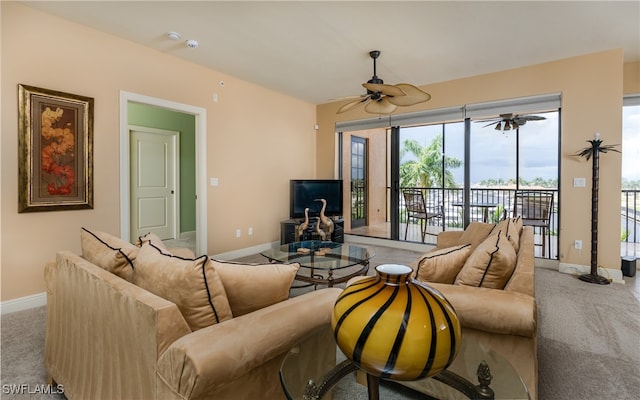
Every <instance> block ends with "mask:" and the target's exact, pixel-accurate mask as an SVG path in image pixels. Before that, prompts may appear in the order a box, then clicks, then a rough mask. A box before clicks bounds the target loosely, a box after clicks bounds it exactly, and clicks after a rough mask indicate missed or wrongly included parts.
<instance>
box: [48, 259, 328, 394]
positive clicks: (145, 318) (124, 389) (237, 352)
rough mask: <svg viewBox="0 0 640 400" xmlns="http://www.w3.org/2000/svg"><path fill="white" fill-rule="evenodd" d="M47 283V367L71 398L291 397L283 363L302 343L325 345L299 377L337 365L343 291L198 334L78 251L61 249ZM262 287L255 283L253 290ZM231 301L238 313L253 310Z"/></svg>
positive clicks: (158, 301) (161, 302) (167, 306)
mask: <svg viewBox="0 0 640 400" xmlns="http://www.w3.org/2000/svg"><path fill="white" fill-rule="evenodd" d="M118 251H119V253H118V254H119V255H121V254H124V252H123V251H122V250H121V249H118ZM129 258H131V257H129ZM176 259H178V260H182V259H181V258H179V257H176ZM221 277H222V280H223V284H224V283H225V282H224V276H223V275H222V274H221ZM45 280H46V285H47V326H46V343H45V367H46V369H47V371H48V374H49V376H50V379H51V381H52V382H56V383H58V384H61V385H64V390H65V395H66V396H67V398H69V399H145V400H147V399H207V398H215V399H234V400H235V399H278V398H284V394H283V392H282V389H281V387H280V382H279V378H278V370H279V366H280V364H281V362H282V360H283V358H284V356H285V355H286V354H287V352H288V351H289V350H290V349H292V348H293V347H294V346H295V345H296V344H298V343H302V342H304V341H315V342H317V345H316V346H315V348H317V349H318V351H317V354H315V355H314V357H313V359H311V360H303V361H304V362H301V365H300V369H301V374H300V377H301V379H302V377H304V376H313V375H316V374H317V373H318V372H320V371H325V370H327V369H328V368H329V366H331V365H335V364H334V363H335V352H328V351H326V349H327V347H328V346H330V345H331V343H332V338H331V333H330V326H329V324H330V314H331V309H332V307H333V304H334V302H335V299H336V298H337V296H338V295H339V293H340V290H339V289H323V290H317V291H314V292H311V293H308V294H304V295H301V296H298V297H295V298H290V299H286V300H284V301H279V302H276V303H275V304H271V305H267V306H265V307H263V308H260V309H257V310H252V311H251V312H246V314H244V315H241V316H236V317H233V318H231V319H227V320H225V321H223V322H219V323H216V324H213V325H211V326H207V327H204V328H202V329H197V330H195V331H194V330H192V329H191V328H190V326H189V324H188V323H187V322H186V320H185V317H183V313H181V311H180V309H179V308H178V306H177V305H176V304H174V303H173V302H171V301H169V300H166V299H165V298H162V297H160V296H157V295H155V294H153V293H151V292H150V291H148V290H145V289H142V288H141V287H139V286H137V285H136V284H134V283H131V282H128V281H127V280H126V279H123V278H121V277H119V276H117V275H115V274H114V273H112V272H109V271H107V270H105V269H104V268H103V267H102V268H101V267H98V266H97V265H95V264H93V263H91V262H89V261H88V260H87V259H86V257H85V258H83V257H81V256H79V255H77V254H74V253H72V252H69V251H60V252H59V253H58V254H57V259H56V262H55V263H50V264H48V265H47V266H46V268H45ZM244 280H245V281H247V282H250V281H251V276H250V275H248V274H247V276H246V277H245V278H244ZM232 283H233V284H239V282H232ZM262 284H263V283H261V282H260V279H257V282H254V284H253V286H254V287H255V286H256V285H262ZM243 290H249V291H251V290H252V288H251V287H245V288H243ZM260 290H261V289H260V288H257V287H256V289H255V292H256V293H258V292H259V291H260ZM230 300H232V301H231V303H232V304H231V309H232V310H240V309H242V307H245V306H246V304H245V305H243V304H238V302H239V300H238V299H237V298H233V299H232V297H230ZM252 300H255V299H247V302H248V303H250V302H251V301H252ZM234 303H235V304H234ZM250 308H251V307H250V306H249V309H250ZM245 310H247V308H246V307H245ZM334 348H335V345H334Z"/></svg>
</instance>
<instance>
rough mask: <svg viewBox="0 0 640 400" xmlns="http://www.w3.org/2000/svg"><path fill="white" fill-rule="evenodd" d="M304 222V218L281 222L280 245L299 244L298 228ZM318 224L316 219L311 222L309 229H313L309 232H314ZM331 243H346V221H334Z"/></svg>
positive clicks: (340, 219)
mask: <svg viewBox="0 0 640 400" xmlns="http://www.w3.org/2000/svg"><path fill="white" fill-rule="evenodd" d="M303 221H304V219H302V218H293V219H287V220H284V221H281V222H280V244H287V243H293V242H297V241H298V238H297V237H296V226H298V225H300V224H301V223H302V222H303ZM316 222H317V220H316V219H315V218H314V219H313V220H309V227H311V229H307V230H308V231H313V226H315V224H316ZM331 241H332V242H336V243H344V219H342V218H337V219H333V232H332V233H331Z"/></svg>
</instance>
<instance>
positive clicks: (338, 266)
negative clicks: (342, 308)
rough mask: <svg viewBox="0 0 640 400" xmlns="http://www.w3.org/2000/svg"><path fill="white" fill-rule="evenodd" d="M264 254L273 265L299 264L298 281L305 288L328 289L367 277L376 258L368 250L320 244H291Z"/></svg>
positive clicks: (323, 242)
mask: <svg viewBox="0 0 640 400" xmlns="http://www.w3.org/2000/svg"><path fill="white" fill-rule="evenodd" d="M260 254H261V255H263V256H264V257H266V258H268V259H269V261H271V262H278V263H293V262H297V263H299V264H300V270H298V274H297V275H296V280H298V281H301V282H305V283H306V284H305V285H304V286H311V285H327V286H328V287H332V286H333V285H335V284H338V283H343V282H346V281H348V280H349V279H351V278H353V277H354V276H358V275H366V274H367V271H368V270H369V260H370V259H371V258H372V257H373V256H374V255H375V253H374V252H373V251H371V250H369V249H367V248H365V247H360V246H354V245H352V244H344V243H335V242H326V241H320V240H305V241H302V242H293V243H288V244H284V245H282V246H276V247H272V248H270V249H268V250H266V251H263V252H261V253H260ZM294 287H295V286H294ZM297 287H301V286H297Z"/></svg>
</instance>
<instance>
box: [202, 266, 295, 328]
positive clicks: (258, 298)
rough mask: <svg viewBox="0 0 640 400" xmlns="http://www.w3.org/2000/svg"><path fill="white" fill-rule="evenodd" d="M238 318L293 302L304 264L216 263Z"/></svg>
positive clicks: (233, 310) (235, 315)
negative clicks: (292, 294)
mask: <svg viewBox="0 0 640 400" xmlns="http://www.w3.org/2000/svg"><path fill="white" fill-rule="evenodd" d="M212 263H213V266H214V269H215V270H216V271H217V272H218V274H219V275H220V280H221V281H222V285H223V286H224V290H225V292H226V293H227V299H228V300H229V305H230V306H231V312H232V313H233V316H234V317H238V316H240V315H244V314H248V313H250V312H253V311H255V310H259V309H261V308H264V307H267V306H270V305H272V304H275V303H279V302H281V301H283V300H286V299H288V298H289V289H291V284H292V283H293V280H294V278H295V277H296V273H297V272H298V269H299V268H300V264H298V263H293V264H241V263H235V262H228V261H218V260H212Z"/></svg>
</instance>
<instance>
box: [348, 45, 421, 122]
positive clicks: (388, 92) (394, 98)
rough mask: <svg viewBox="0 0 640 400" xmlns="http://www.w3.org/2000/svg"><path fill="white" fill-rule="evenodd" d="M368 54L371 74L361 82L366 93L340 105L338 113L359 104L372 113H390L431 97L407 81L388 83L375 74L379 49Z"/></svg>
mask: <svg viewBox="0 0 640 400" xmlns="http://www.w3.org/2000/svg"><path fill="white" fill-rule="evenodd" d="M369 56H370V57H371V58H372V59H373V76H372V77H371V79H369V80H368V81H367V82H366V83H363V84H362V86H364V88H365V89H367V94H364V95H362V96H358V99H357V100H353V101H350V102H348V103H346V104H344V105H343V106H342V107H340V108H339V109H338V111H337V113H338V114H342V113H343V112H346V111H349V110H352V109H354V108H356V107H358V106H359V105H361V104H364V105H365V106H364V109H365V111H366V112H368V113H372V114H390V113H392V112H394V111H395V110H396V108H398V107H404V106H412V105H414V104H418V103H423V102H425V101H429V99H431V95H430V94H429V93H427V92H425V91H423V90H422V89H419V88H418V87H416V86H413V85H410V84H408V83H399V84H397V85H388V84H385V83H384V81H383V80H382V79H380V78H378V76H377V75H376V59H377V58H378V57H379V56H380V51H378V50H372V51H370V52H369Z"/></svg>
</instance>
